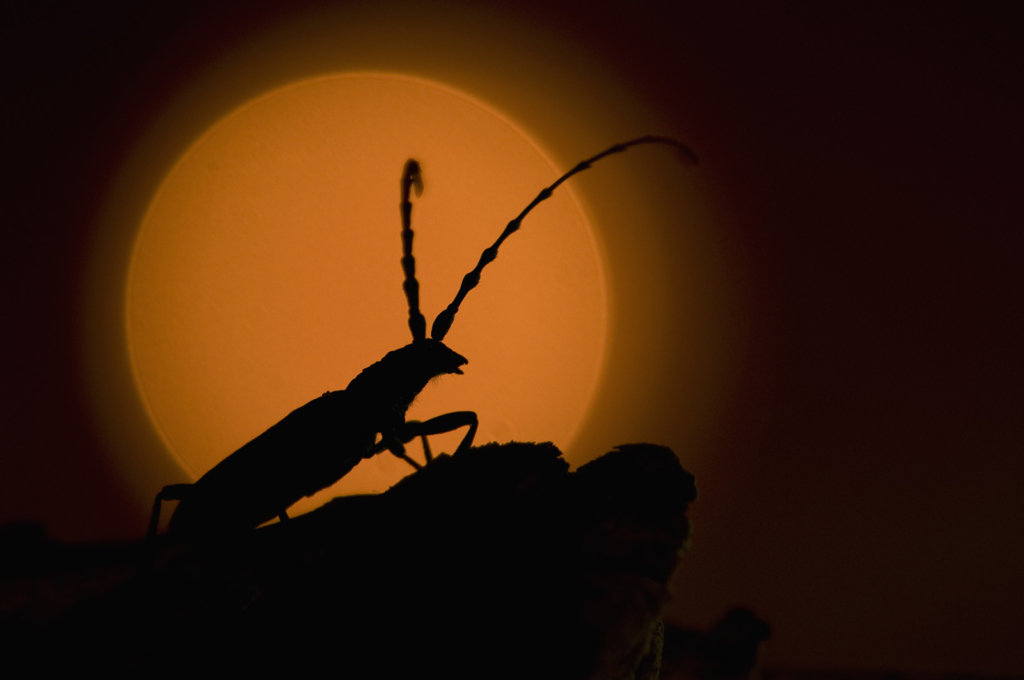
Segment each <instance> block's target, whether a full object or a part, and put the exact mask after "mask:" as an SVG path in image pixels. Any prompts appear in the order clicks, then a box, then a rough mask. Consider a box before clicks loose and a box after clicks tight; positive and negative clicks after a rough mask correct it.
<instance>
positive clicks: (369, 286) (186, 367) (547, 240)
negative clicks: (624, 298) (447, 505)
mask: <svg viewBox="0 0 1024 680" xmlns="http://www.w3.org/2000/svg"><path fill="white" fill-rule="evenodd" d="M410 157H412V158H416V159H418V160H419V161H420V163H421V165H422V167H423V175H424V180H425V184H426V190H425V192H424V193H423V196H422V197H421V198H419V199H414V207H413V229H414V230H415V232H416V242H415V256H416V262H417V274H418V278H419V281H420V285H421V308H422V309H423V311H424V314H425V315H426V316H427V321H428V326H429V323H430V321H431V320H432V319H433V317H434V316H436V314H437V313H438V312H439V311H440V310H441V309H443V308H444V307H445V306H446V305H447V304H448V303H449V302H450V301H451V299H452V297H453V296H454V294H455V292H456V291H457V290H458V286H459V283H460V281H461V278H462V276H463V275H464V274H465V273H466V272H468V271H469V270H470V269H471V268H472V267H473V265H474V264H475V263H476V260H477V259H478V257H479V255H480V252H481V251H482V250H483V249H484V248H485V247H487V246H489V245H490V244H491V243H492V242H493V241H494V239H495V238H496V237H497V235H498V234H499V233H500V232H501V229H502V228H503V227H504V225H505V223H506V222H508V220H509V219H511V218H512V217H514V216H515V215H517V214H518V213H519V211H520V210H521V209H522V208H523V207H524V206H525V205H526V204H527V203H529V202H530V200H532V199H533V197H534V196H535V195H536V194H537V192H538V191H539V190H540V189H541V188H542V187H544V186H546V185H547V184H549V183H550V182H551V181H552V180H553V179H554V178H555V177H557V176H558V175H559V174H560V171H559V170H558V169H557V168H555V167H554V166H553V164H552V163H551V162H550V161H549V160H548V159H547V158H546V157H545V154H544V153H543V151H542V150H541V149H540V147H539V146H538V145H537V144H536V143H534V142H532V141H531V140H530V139H529V138H528V137H527V136H526V135H525V134H524V133H523V132H522V131H520V130H518V129H517V128H516V127H515V126H514V125H513V124H512V123H511V122H510V121H508V120H506V119H504V118H503V117H502V116H500V115H498V114H497V113H495V112H494V111H492V110H490V109H488V108H487V107H486V106H484V105H483V104H481V103H479V102H476V101H474V100H472V99H471V98H469V97H467V96H465V95H463V94H461V93H458V92H455V91H453V90H451V89H447V88H445V87H442V86H440V85H437V84H435V83H430V82H427V81H422V80H415V79H411V78H406V77H399V76H391V75H377V74H357V75H335V76H327V77H320V78H315V79H311V80H306V81H302V82H299V83H295V84H292V85H290V86H288V87H285V88H282V89H279V90H276V91H274V92H270V93H269V94H266V95H264V96H262V97H260V98H258V99H256V100H254V101H251V102H249V103H248V104H246V105H245V106H243V107H241V108H239V109H238V110H236V111H235V112H233V113H232V114H231V115H229V116H227V117H226V118H224V119H223V120H221V121H220V122H219V123H217V124H216V125H215V126H214V127H213V128H211V129H210V130H209V131H207V132H206V133H205V134H204V135H203V136H202V138H200V139H199V141H197V142H196V143H195V144H194V145H193V146H192V147H191V148H190V149H189V150H188V151H187V152H186V153H185V154H184V155H183V156H182V157H181V158H180V159H179V161H178V162H177V164H176V165H175V166H174V168H173V169H172V170H171V171H170V173H169V174H168V175H167V177H166V178H165V179H164V181H163V184H162V185H161V186H160V189H159V191H158V192H157V193H156V195H155V197H154V198H153V200H152V202H151V204H150V206H149V209H148V211H147V213H146V216H145V219H144V221H143V224H142V226H141V228H140V229H139V232H138V236H137V238H136V241H135V246H134V251H133V256H132V262H131V267H130V270H129V278H128V287H127V298H126V324H127V333H128V346H129V348H130V352H131V359H132V367H133V370H134V375H135V379H136V383H137V386H138V389H139V392H140V394H141V396H142V399H143V402H144V403H145V405H146V408H147V410H148V412H149V415H150V417H151V418H152V420H153V423H154V425H155V426H156V428H157V429H158V430H159V432H160V434H161V436H162V438H163V440H164V442H165V444H166V445H167V447H168V449H170V450H171V451H172V452H173V454H174V455H175V456H176V458H177V459H178V460H179V462H180V463H181V464H182V466H183V467H184V468H185V469H186V470H187V471H188V472H189V473H191V475H193V477H198V476H199V475H201V474H203V473H204V472H206V471H207V470H209V469H210V468H211V467H212V466H213V465H215V464H216V463H217V462H219V461H220V460H221V459H223V458H224V457H225V456H227V455H228V454H230V453H231V452H233V451H234V450H236V449H237V448H238V447H239V446H241V445H242V444H244V443H245V442H247V441H248V440H250V439H252V438H253V437H254V436H256V435H257V434H259V433H260V432H262V431H263V430H265V429H266V428H267V427H269V426H270V425H272V424H274V423H275V422H277V421H278V420H280V419H281V418H282V417H284V416H285V415H286V414H287V413H289V412H290V411H291V410H293V409H295V408H297V407H298V406H301V405H302V404H304V403H306V402H308V401H310V400H311V399H314V398H316V397H318V396H320V395H321V394H322V393H323V392H325V391H327V390H338V389H343V388H344V387H345V386H346V385H347V384H348V382H349V381H350V380H351V379H352V378H354V377H355V376H356V375H357V374H358V373H359V371H360V370H362V369H363V368H365V367H366V366H368V365H370V364H372V363H374V362H376V361H378V360H380V359H381V358H382V357H383V356H384V354H385V353H387V352H388V351H390V350H392V349H397V348H398V347H401V346H402V345H405V344H407V343H408V342H409V341H410V339H411V338H410V336H409V332H408V328H407V326H406V319H407V311H406V306H405V298H404V296H403V293H402V289H401V282H402V273H401V268H400V266H399V258H400V256H401V242H400V238H399V234H400V221H399V212H398V202H399V178H400V174H401V171H402V166H403V164H404V163H405V161H406V159H408V158H410ZM606 316H607V315H606V299H605V288H604V281H603V275H602V271H601V266H600V257H599V253H598V249H597V245H596V243H595V241H594V237H593V234H592V231H591V228H590V226H589V225H588V223H587V221H586V219H585V217H584V215H583V211H582V210H581V209H580V207H579V205H578V203H577V201H576V199H575V197H574V195H573V193H572V189H571V187H568V186H563V187H562V188H560V189H559V190H558V192H556V193H555V195H554V197H553V198H552V199H551V200H549V201H547V202H545V203H543V204H542V205H541V206H540V207H538V208H537V209H536V210H535V211H534V212H533V213H532V214H531V215H530V216H529V217H528V218H527V220H526V221H525V222H524V225H523V229H522V230H521V231H520V232H519V233H517V234H515V235H514V236H513V237H511V238H510V239H509V240H508V241H507V242H506V243H505V244H504V245H503V246H502V249H501V252H500V254H499V256H498V259H497V260H496V261H495V262H494V263H493V264H491V265H490V266H489V267H488V268H487V270H486V271H485V272H484V275H483V279H482V282H481V284H480V287H479V288H477V289H476V290H474V291H473V292H471V293H470V294H469V296H468V297H467V299H466V301H465V303H464V304H463V305H462V309H461V311H460V312H459V314H458V316H457V317H456V318H455V323H454V326H453V327H452V330H451V332H450V333H449V335H448V336H447V338H446V340H445V342H446V344H447V345H448V346H450V347H451V348H452V349H454V350H455V351H457V352H459V353H460V354H462V355H463V356H465V357H467V358H468V359H469V362H470V363H469V365H468V366H466V367H465V368H464V370H465V375H463V376H450V377H448V378H445V379H444V380H442V381H440V382H439V384H435V385H431V386H428V387H427V389H426V390H424V392H423V393H422V394H421V396H420V398H419V400H418V401H417V402H416V403H415V404H414V405H413V407H412V408H411V409H410V412H409V414H408V417H409V418H411V419H412V418H415V419H421V420H422V419H426V418H429V417H432V416H435V415H439V414H442V413H446V412H449V411H455V410H473V411H476V412H477V413H478V415H479V418H480V430H479V433H478V435H477V441H478V443H482V442H486V441H491V440H497V441H507V440H510V439H517V440H526V441H530V440H533V441H548V440H550V441H554V442H555V443H556V444H557V445H559V446H562V447H566V446H568V445H569V444H570V442H571V441H572V439H573V436H574V433H575V432H576V430H577V428H578V426H579V425H580V423H581V421H582V419H583V417H584V415H585V413H586V411H587V408H588V405H589V403H590V401H591V397H592V396H593V392H594V389H595V386H596V384H597V380H598V377H599V373H600V370H601V365H602V358H603V352H604V345H605V335H606ZM461 436H462V433H461V432H457V433H454V434H451V435H444V436H439V437H437V438H436V439H435V440H434V446H433V448H434V450H435V451H448V452H451V451H453V450H454V448H455V445H456V444H457V443H458V441H459V439H460V437H461ZM414 455H415V454H414ZM407 472H409V468H408V466H407V465H406V464H405V463H404V462H401V461H398V460H397V459H395V458H393V457H391V456H390V455H388V454H384V455H382V456H377V457H376V458H374V459H371V460H368V461H365V462H363V463H362V464H361V465H360V466H359V467H357V468H356V469H355V470H354V471H353V472H352V473H351V474H349V475H348V476H347V477H346V478H345V479H343V480H342V481H341V482H340V483H339V484H337V485H335V486H334V487H332V488H330V489H327V490H325V491H324V492H321V494H318V496H317V497H315V498H314V499H313V500H307V501H304V507H305V508H307V509H308V508H309V507H311V505H313V504H318V503H319V502H320V501H321V500H322V499H323V497H325V496H326V497H330V496H335V495H339V494H343V493H361V492H370V491H379V490H382V489H384V488H387V487H388V486H390V485H391V484H392V483H393V482H394V481H396V480H397V479H398V478H399V477H400V476H402V475H404V474H406V473H407ZM302 507H303V506H302V505H300V507H299V508H298V509H302Z"/></svg>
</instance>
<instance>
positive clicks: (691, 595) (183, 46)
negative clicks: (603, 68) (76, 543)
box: [0, 0, 1024, 674]
mask: <svg viewBox="0 0 1024 680" xmlns="http://www.w3.org/2000/svg"><path fill="white" fill-rule="evenodd" d="M296 4H297V3H290V6H291V7H293V8H294V7H295V6H296ZM298 4H302V3H298ZM66 5H67V6H64V4H62V3H50V4H46V3H20V6H19V7H17V8H16V9H14V10H13V11H12V10H7V11H6V12H5V15H4V19H3V20H2V22H0V31H2V39H0V50H2V64H3V73H4V84H5V88H4V92H5V95H4V106H3V109H2V113H0V115H2V116H3V130H4V147H3V148H4V153H3V164H2V166H0V167H3V178H2V180H3V181H2V182H0V192H2V194H0V195H2V197H3V198H2V204H3V206H4V209H5V215H4V218H3V221H2V225H3V232H2V233H3V236H4V245H3V251H2V252H3V255H2V267H0V275H2V281H3V286H2V288H0V300H2V303H0V304H2V306H0V313H2V315H3V320H4V323H3V333H2V334H0V346H2V348H3V352H2V357H3V363H2V371H3V391H2V395H3V396H2V403H0V442H2V448H0V521H3V522H9V521H15V520H22V519H35V520H40V521H42V522H44V523H45V524H46V526H47V528H48V529H49V531H50V532H51V533H52V534H54V535H56V536H58V537H60V538H63V539H72V540H95V539H108V538H124V537H131V536H136V535H138V534H139V533H140V531H141V527H142V526H143V523H144V517H143V516H142V515H143V513H142V511H141V510H140V509H138V508H135V507H134V505H133V504H132V502H131V501H130V500H129V498H130V495H129V494H128V493H127V492H126V491H125V490H124V489H122V488H121V486H120V482H119V481H118V478H117V476H116V474H115V472H114V471H113V470H111V469H109V467H108V463H107V462H106V459H105V458H104V456H103V452H102V448H101V445H100V443H99V438H98V436H97V434H96V433H95V431H94V426H93V425H92V423H91V422H90V419H89V416H88V409H87V407H86V404H85V403H84V397H83V396H82V395H83V388H82V386H81V385H80V384H78V381H77V378H76V376H77V375H79V373H80V368H79V366H78V363H77V362H78V359H77V351H78V350H77V344H76V343H77V342H78V340H77V332H76V330H75V329H76V323H77V319H76V313H77V312H76V299H77V298H76V286H77V285H78V282H79V280H80V276H81V273H82V269H81V268H82V266H83V262H82V257H81V256H82V253H83V250H84V247H85V244H86V243H87V240H88V236H89V232H88V228H87V225H88V224H89V223H90V219H91V218H92V215H93V211H94V210H95V209H96V206H97V203H98V201H99V200H100V198H101V196H102V193H103V189H104V187H105V182H106V181H107V180H108V179H109V176H110V173H111V172H112V171H113V170H114V168H115V167H116V162H117V159H118V158H119V157H120V154H122V153H124V151H125V149H126V148H128V145H129V144H130V142H131V140H132V138H133V135H134V134H136V133H137V132H138V130H140V129H141V128H142V127H143V126H144V124H145V123H146V121H147V120H149V119H150V117H151V116H152V115H153V114H154V112H155V111H158V110H159V108H160V106H161V104H162V103H163V102H164V101H166V97H167V96H169V93H171V92H173V90H174V88H175V87H178V86H180V85H182V84H183V83H187V82H188V80H189V78H190V77H192V76H194V75H195V74H196V73H197V72H199V70H200V69H201V68H202V65H203V64H204V63H206V61H207V60H209V59H210V58H212V57H214V56H216V55H217V54H218V53H220V52H221V51H222V50H225V49H228V48H229V47H230V45H231V44H232V41H235V40H238V39H240V38H243V37H244V36H245V35H246V34H247V32H248V31H250V30H254V29H255V28H258V27H260V26H264V25H267V24H269V23H272V22H273V21H275V18H276V17H277V16H278V15H279V14H280V13H281V12H283V11H284V10H282V9H281V7H283V6H284V3H275V2H268V1H263V2H245V3H243V2H237V1H234V0H220V1H219V2H212V3H196V2H180V1H179V2H173V3H172V2H163V1H156V2H149V3H145V4H144V5H143V4H142V3H137V4H128V3H123V2H122V3H111V2H91V3H66ZM279 5H280V7H279ZM555 5H556V6H554V7H544V6H542V4H541V3H533V2H527V3H525V4H524V3H518V4H517V5H516V6H517V7H519V8H520V9H518V10H516V11H521V12H522V13H523V16H525V17H527V18H528V19H529V20H530V21H533V22H536V24H537V25H539V26H544V27H545V28H546V29H548V30H553V31H555V32H557V33H560V34H562V35H564V36H565V39H566V40H567V41H572V42H575V43H577V44H579V45H580V46H581V47H582V48H583V49H588V50H591V51H593V52H596V53H600V54H601V55H603V58H604V59H605V60H606V63H607V64H611V65H613V67H614V68H617V69H619V70H620V72H621V73H622V74H624V75H626V76H627V77H629V78H630V81H631V82H633V83H634V84H635V87H636V88H637V90H638V91H639V92H642V93H644V94H645V95H646V96H647V97H648V99H649V100H650V101H651V102H652V103H653V104H654V105H656V106H658V107H660V109H661V111H662V112H663V113H664V115H666V116H668V117H670V118H671V117H673V116H676V117H678V118H679V119H680V120H683V119H684V118H685V120H686V121H687V123H688V124H689V125H691V126H693V127H694V130H695V138H696V139H699V140H701V142H702V145H703V146H702V148H701V149H700V151H701V153H702V155H705V156H707V155H711V156H714V157H715V159H716V167H718V168H720V169H721V173H722V178H720V179H721V181H722V182H723V183H724V185H725V186H726V187H727V192H726V195H727V198H728V200H729V202H730V211H731V213H732V214H733V215H734V219H733V223H734V224H733V225H732V226H733V230H732V231H731V232H730V233H729V234H727V235H724V236H723V238H726V239H727V240H728V241H729V243H730V244H731V246H730V247H731V248H733V250H734V252H735V253H737V254H738V257H739V258H740V259H741V260H742V262H743V263H744V265H743V266H744V267H745V271H746V276H747V280H748V281H749V287H750V291H751V292H750V304H749V306H748V309H747V311H746V312H745V317H744V319H743V320H742V321H743V324H744V326H745V327H746V328H748V329H750V330H749V336H750V343H749V344H750V349H749V351H748V353H747V356H746V357H745V358H744V359H743V363H742V366H740V368H739V371H740V387H739V388H738V390H737V391H736V394H735V395H734V397H733V398H732V401H731V402H730V407H729V411H728V414H727V417H726V418H725V421H724V422H723V423H722V424H721V426H720V428H719V430H718V432H717V434H716V435H715V437H714V438H713V440H712V441H711V443H710V444H709V451H708V452H707V453H708V455H709V456H710V457H712V458H715V459H717V460H721V461H724V462H723V463H722V464H721V465H718V466H714V465H712V466H708V469H707V470H706V473H705V477H704V478H703V479H702V478H700V477H699V478H698V484H700V488H701V493H702V498H701V499H700V500H699V501H698V504H697V507H696V508H695V511H694V516H695V525H696V533H695V539H694V546H693V549H692V552H691V554H690V555H689V557H688V560H687V562H686V563H685V566H684V568H683V570H682V571H681V574H680V579H679V584H678V592H679V602H678V603H677V604H676V605H673V609H672V610H671V615H672V616H673V617H675V619H676V620H678V621H681V622H686V623H693V624H700V625H707V624H709V623H710V622H711V621H712V620H713V619H714V618H716V617H717V616H718V615H719V614H720V613H722V612H723V611H724V610H725V609H726V608H727V607H728V606H730V605H732V604H747V605H749V606H752V607H753V608H754V609H755V611H757V612H758V613H760V614H761V615H762V616H764V617H765V618H766V619H768V620H769V621H770V622H771V623H772V624H773V626H774V627H775V629H776V637H775V639H774V640H773V642H772V643H771V644H770V646H769V656H768V658H769V660H770V661H772V662H773V663H776V664H781V665H788V666H805V667H819V668H820V667H837V668H908V669H916V670H931V671H957V670H962V671H974V672H1002V673H1017V674H1024V644H1021V641H1022V640H1024V587H1022V578H1021V575H1022V574H1024V548H1022V544H1021V541H1020V536H1024V494H1022V493H1021V491H1020V485H1021V483H1022V481H1024V456H1022V454H1024V365H1022V364H1024V362H1022V359H1021V347H1022V346H1024V333H1022V329H1024V320H1022V310H1021V297H1022V296H1021V292H1022V291H1024V285H1022V284H1024V281H1022V278H1024V276H1022V270H1024V268H1022V266H1021V259H1022V255H1024V236H1022V230H1021V227H1022V225H1024V205H1022V198H1021V197H1022V192H1021V189H1020V187H1021V184H1022V182H1021V180H1022V174H1024V173H1022V172H1021V170H1020V163H1021V160H1020V159H1021V158H1022V155H1024V133H1022V125H1021V121H1022V120H1024V106H1022V104H1024V87H1022V85H1024V9H1022V8H1024V5H1020V4H1018V3H1003V4H985V5H981V4H978V3H945V2H927V3H896V4H894V3H878V4H866V3H849V4H846V5H843V6H837V5H836V4H835V3H759V4H757V5H753V4H750V5H747V4H737V5H732V4H730V5H722V4H719V3H715V5H714V9H712V8H710V3H708V6H693V5H690V4H688V3H673V5H672V7H671V8H666V7H661V6H660V5H659V4H658V3H654V2H650V1H648V0H641V1H640V2H630V3H614V4H612V3H584V2H561V3H555ZM609 141H618V140H609Z"/></svg>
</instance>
